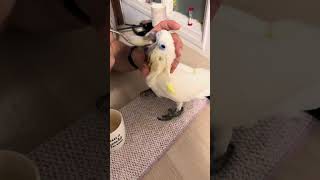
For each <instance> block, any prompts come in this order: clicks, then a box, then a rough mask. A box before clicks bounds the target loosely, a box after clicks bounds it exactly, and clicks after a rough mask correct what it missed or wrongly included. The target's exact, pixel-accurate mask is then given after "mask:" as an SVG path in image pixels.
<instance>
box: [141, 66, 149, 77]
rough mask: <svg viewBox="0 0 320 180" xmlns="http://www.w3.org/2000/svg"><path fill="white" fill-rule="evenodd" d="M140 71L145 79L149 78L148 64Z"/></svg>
mask: <svg viewBox="0 0 320 180" xmlns="http://www.w3.org/2000/svg"><path fill="white" fill-rule="evenodd" d="M140 71H141V73H142V75H143V76H144V77H147V76H148V75H149V73H150V69H149V66H148V65H146V64H143V65H142V67H141V68H140Z"/></svg>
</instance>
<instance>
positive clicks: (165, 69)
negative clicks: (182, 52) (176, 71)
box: [146, 64, 171, 82]
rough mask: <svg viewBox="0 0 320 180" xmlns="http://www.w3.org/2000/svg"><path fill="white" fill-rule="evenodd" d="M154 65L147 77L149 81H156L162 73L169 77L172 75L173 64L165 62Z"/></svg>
mask: <svg viewBox="0 0 320 180" xmlns="http://www.w3.org/2000/svg"><path fill="white" fill-rule="evenodd" d="M154 67H156V68H154ZM154 67H151V71H150V73H149V75H148V76H147V78H146V80H147V82H152V81H154V80H155V79H156V78H157V77H158V76H159V75H160V74H161V75H167V76H168V77H170V75H171V74H170V69H171V65H170V66H169V65H168V64H165V65H161V66H154Z"/></svg>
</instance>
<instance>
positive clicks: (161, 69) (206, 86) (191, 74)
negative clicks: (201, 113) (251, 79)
mask: <svg viewBox="0 0 320 180" xmlns="http://www.w3.org/2000/svg"><path fill="white" fill-rule="evenodd" d="M147 54H148V65H149V67H150V73H149V74H148V76H147V77H146V84H147V85H148V86H149V87H150V89H151V90H152V91H153V92H154V94H155V95H157V96H158V97H164V98H168V99H171V100H172V101H174V102H176V104H177V107H176V108H175V109H169V110H168V114H166V115H163V116H162V117H158V119H159V120H163V121H167V120H171V119H172V118H174V117H177V116H179V115H180V114H181V113H182V112H183V103H185V102H188V101H191V100H194V99H202V98H209V97H210V71H209V70H207V69H202V68H192V67H190V66H187V65H185V64H183V63H180V64H179V65H178V67H177V68H176V69H175V71H174V72H173V73H170V69H171V64H172V63H173V61H174V59H175V58H176V54H175V45H174V41H173V38H172V36H171V33H170V32H169V31H166V30H161V31H159V32H157V33H156V42H155V43H154V44H153V45H151V46H150V47H149V49H148V52H147ZM209 99H210V98H209Z"/></svg>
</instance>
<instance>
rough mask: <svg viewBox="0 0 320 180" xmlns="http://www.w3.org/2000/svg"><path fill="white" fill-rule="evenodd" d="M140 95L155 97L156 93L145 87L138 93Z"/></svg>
mask: <svg viewBox="0 0 320 180" xmlns="http://www.w3.org/2000/svg"><path fill="white" fill-rule="evenodd" d="M140 96H142V97H156V94H155V93H154V92H153V91H152V90H151V89H147V90H145V91H142V92H141V93H140Z"/></svg>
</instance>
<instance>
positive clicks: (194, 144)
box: [143, 106, 210, 180]
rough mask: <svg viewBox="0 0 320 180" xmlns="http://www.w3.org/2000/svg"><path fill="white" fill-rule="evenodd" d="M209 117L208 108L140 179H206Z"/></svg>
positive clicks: (208, 159)
mask: <svg viewBox="0 0 320 180" xmlns="http://www.w3.org/2000/svg"><path fill="white" fill-rule="evenodd" d="M209 116H210V106H207V107H206V108H205V109H204V110H203V111H202V112H200V113H199V115H198V117H197V118H196V119H194V121H193V122H192V123H191V124H190V126H189V127H188V128H187V129H186V130H185V132H184V133H183V134H182V135H181V136H180V137H179V138H178V140H177V142H176V143H175V144H174V145H173V146H172V147H171V148H170V149H169V151H168V152H167V153H166V154H165V155H164V156H163V157H162V158H161V159H160V160H159V161H158V162H157V163H156V164H155V165H154V166H153V167H152V169H151V170H150V171H149V172H148V173H147V174H146V175H145V177H144V178H143V180H162V179H165V180H196V179H199V180H200V179H201V180H209V179H210V117H209Z"/></svg>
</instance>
